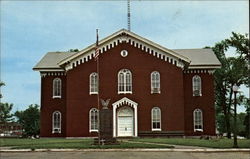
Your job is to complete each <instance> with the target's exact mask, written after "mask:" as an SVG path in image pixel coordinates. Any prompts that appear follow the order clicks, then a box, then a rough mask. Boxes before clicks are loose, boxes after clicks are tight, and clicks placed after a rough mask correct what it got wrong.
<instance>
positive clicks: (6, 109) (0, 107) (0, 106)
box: [0, 103, 13, 123]
mask: <svg viewBox="0 0 250 159" xmlns="http://www.w3.org/2000/svg"><path fill="white" fill-rule="evenodd" d="M12 107H13V104H9V103H0V122H3V123H7V122H11V121H13V118H12V117H13V114H11V110H12Z"/></svg>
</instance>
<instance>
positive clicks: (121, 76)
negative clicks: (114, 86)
mask: <svg viewBox="0 0 250 159" xmlns="http://www.w3.org/2000/svg"><path fill="white" fill-rule="evenodd" d="M118 94H132V73H131V71H130V70H128V69H122V70H120V71H119V72H118Z"/></svg>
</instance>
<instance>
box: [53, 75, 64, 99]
mask: <svg viewBox="0 0 250 159" xmlns="http://www.w3.org/2000/svg"><path fill="white" fill-rule="evenodd" d="M61 97H62V80H61V79H60V78H55V79H53V98H61Z"/></svg>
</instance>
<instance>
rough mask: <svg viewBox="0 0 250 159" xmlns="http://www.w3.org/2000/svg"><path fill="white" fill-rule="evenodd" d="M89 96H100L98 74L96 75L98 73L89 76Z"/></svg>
mask: <svg viewBox="0 0 250 159" xmlns="http://www.w3.org/2000/svg"><path fill="white" fill-rule="evenodd" d="M92 78H93V79H92ZM92 82H93V83H92ZM89 94H90V95H91V94H98V73H96V72H92V73H91V74H90V75H89Z"/></svg>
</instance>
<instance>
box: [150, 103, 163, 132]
mask: <svg viewBox="0 0 250 159" xmlns="http://www.w3.org/2000/svg"><path fill="white" fill-rule="evenodd" d="M151 119H152V131H160V130H161V109H160V108H158V107H154V108H153V109H152V110H151Z"/></svg>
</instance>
